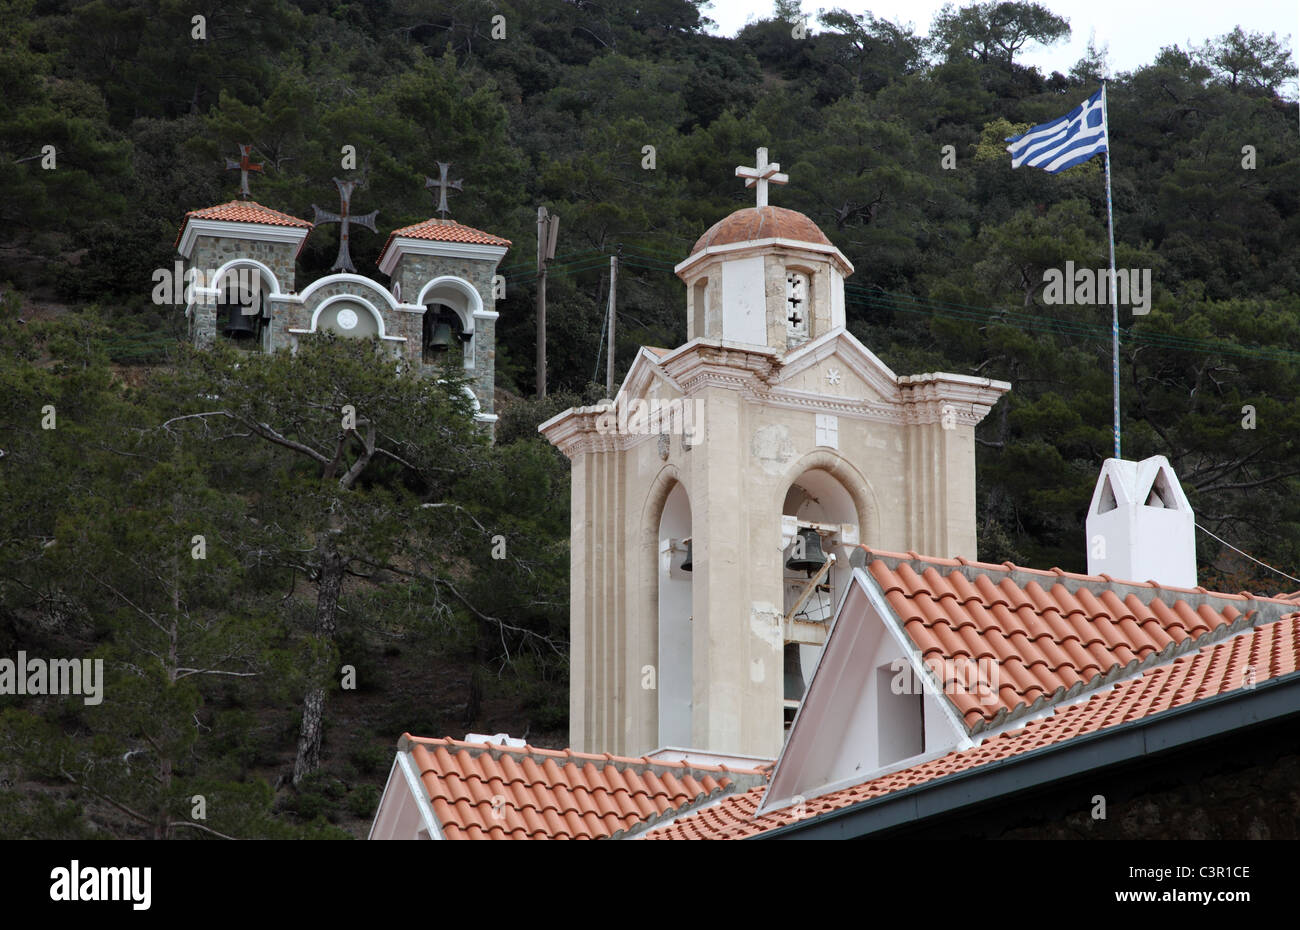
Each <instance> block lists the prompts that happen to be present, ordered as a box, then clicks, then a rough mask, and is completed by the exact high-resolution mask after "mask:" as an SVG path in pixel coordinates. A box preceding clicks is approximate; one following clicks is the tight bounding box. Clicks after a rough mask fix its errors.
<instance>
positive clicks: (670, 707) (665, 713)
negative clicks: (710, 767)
mask: <svg viewBox="0 0 1300 930" xmlns="http://www.w3.org/2000/svg"><path fill="white" fill-rule="evenodd" d="M658 535H659V566H658V568H659V572H658V574H659V669H658V679H659V680H658V687H659V745H661V746H682V747H687V746H690V745H691V739H692V737H691V716H692V714H691V710H692V707H693V706H694V694H693V689H694V677H695V676H694V662H693V659H692V639H693V634H694V629H693V628H694V624H693V623H692V619H691V618H692V610H693V605H692V584H691V579H692V577H693V567H694V566H693V565H692V564H691V562H690V561H688V560H689V559H690V558H691V554H692V548H693V547H692V546H691V545H690V539H691V502H690V498H689V497H688V496H687V494H686V489H685V488H684V487H682V485H681V484H680V483H679V484H676V485H674V486H673V489H672V490H671V491H670V492H669V493H668V497H667V499H666V500H665V501H664V509H663V512H662V513H661V514H660V516H659V534H658Z"/></svg>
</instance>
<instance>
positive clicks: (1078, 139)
mask: <svg viewBox="0 0 1300 930" xmlns="http://www.w3.org/2000/svg"><path fill="white" fill-rule="evenodd" d="M1105 94H1106V89H1105V87H1102V89H1101V90H1099V91H1097V92H1096V93H1095V94H1093V95H1092V96H1091V97H1089V98H1088V99H1087V100H1085V101H1084V102H1083V103H1081V104H1079V105H1078V106H1077V107H1075V108H1074V109H1073V110H1071V111H1070V112H1069V113H1067V114H1065V115H1064V116H1062V117H1061V118H1060V119H1054V120H1052V121H1051V122H1050V123H1043V124H1041V125H1039V126H1035V127H1033V128H1032V129H1029V130H1027V131H1025V132H1023V133H1021V134H1020V135H1018V136H1011V137H1009V138H1008V139H1007V140H1006V141H1008V142H1010V143H1011V144H1010V145H1008V146H1007V151H1008V152H1010V153H1011V167H1012V168H1019V167H1020V166H1021V165H1030V166H1031V167H1034V168H1042V169H1043V170H1044V171H1047V172H1050V173H1052V174H1056V173H1057V172H1059V171H1064V170H1065V169H1066V168H1073V167H1074V166H1075V165H1078V164H1082V163H1083V162H1085V161H1087V160H1088V159H1089V158H1092V156H1094V155H1096V154H1097V153H1098V152H1105V151H1108V146H1107V144H1106V143H1107V141H1108V136H1107V132H1106V97H1105Z"/></svg>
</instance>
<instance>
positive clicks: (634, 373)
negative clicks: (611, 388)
mask: <svg viewBox="0 0 1300 930" xmlns="http://www.w3.org/2000/svg"><path fill="white" fill-rule="evenodd" d="M660 357H661V356H659V355H658V354H657V353H656V352H655V351H654V350H652V349H650V348H649V347H647V346H641V348H640V349H639V350H638V351H637V353H636V358H634V359H633V360H632V365H631V367H629V368H628V370H627V374H626V375H625V376H624V377H623V383H622V384H621V385H620V386H619V389H618V393H616V394H615V395H614V403H615V409H617V408H618V405H619V404H624V403H626V402H627V401H629V400H633V399H636V400H643V399H644V398H646V397H647V396H648V395H650V394H651V393H652V392H653V389H654V386H655V384H656V382H658V383H659V384H661V385H662V386H663V387H665V388H667V389H668V390H669V391H670V392H671V396H678V397H680V396H681V395H682V394H684V393H685V392H684V391H683V390H682V387H681V385H680V384H678V383H677V382H676V381H674V380H673V379H672V377H671V376H669V374H668V373H667V372H666V371H664V369H663V366H662V365H660V363H659V360H660ZM661 396H662V395H661Z"/></svg>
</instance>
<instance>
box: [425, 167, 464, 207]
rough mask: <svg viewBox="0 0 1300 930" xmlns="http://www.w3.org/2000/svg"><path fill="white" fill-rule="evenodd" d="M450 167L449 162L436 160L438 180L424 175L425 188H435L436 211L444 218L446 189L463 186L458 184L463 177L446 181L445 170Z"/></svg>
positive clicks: (460, 188)
mask: <svg viewBox="0 0 1300 930" xmlns="http://www.w3.org/2000/svg"><path fill="white" fill-rule="evenodd" d="M450 168H451V162H449V161H440V162H438V180H436V181H435V180H434V179H433V178H431V177H429V176H428V175H425V176H424V187H425V190H435V189H436V190H437V191H438V212H439V213H440V214H441V215H442V218H443V219H444V220H445V219H446V218H447V191H449V190H453V191H458V190H463V188H462V187H461V186H460V185H461V182H463V181H464V180H465V179H464V178H461V179H460V180H457V181H448V180H447V172H448V170H450Z"/></svg>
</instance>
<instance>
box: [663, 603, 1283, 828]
mask: <svg viewBox="0 0 1300 930" xmlns="http://www.w3.org/2000/svg"><path fill="white" fill-rule="evenodd" d="M1248 669H1250V670H1252V671H1253V676H1251V675H1248V673H1247V670H1248ZM1297 670H1300V614H1296V615H1292V616H1289V617H1284V618H1282V619H1280V620H1276V621H1273V622H1271V623H1266V624H1263V625H1261V626H1258V627H1255V628H1254V629H1252V630H1250V631H1249V632H1245V633H1242V634H1240V635H1238V636H1234V637H1232V638H1230V639H1228V640H1225V641H1223V642H1220V643H1216V644H1214V645H1212V646H1207V647H1205V648H1202V649H1200V650H1197V651H1196V652H1193V653H1191V654H1188V655H1184V656H1181V657H1179V658H1178V659H1176V660H1174V661H1173V662H1169V663H1166V664H1163V665H1159V666H1157V667H1154V668H1149V669H1147V670H1145V671H1144V672H1142V673H1141V675H1139V676H1138V677H1135V678H1130V679H1126V680H1124V681H1120V682H1118V683H1116V685H1115V687H1114V688H1111V689H1108V690H1106V691H1103V692H1099V693H1097V694H1094V695H1093V696H1092V697H1090V698H1088V699H1087V700H1086V701H1083V702H1081V703H1078V704H1072V705H1069V706H1066V707H1062V708H1060V709H1058V710H1057V711H1056V712H1055V713H1053V714H1052V715H1051V716H1049V717H1045V718H1043V719H1040V720H1034V721H1031V722H1030V723H1028V724H1026V725H1025V726H1024V727H1023V728H1021V729H1012V730H1009V731H1007V732H1003V733H999V734H997V735H995V736H992V737H990V738H989V739H987V740H986V741H985V742H983V743H981V744H980V745H978V746H976V747H974V748H971V749H967V750H965V751H960V752H951V753H948V754H947V755H945V756H942V757H940V758H938V759H932V760H930V761H928V762H922V763H920V764H919V765H914V766H912V767H910V768H906V769H901V770H899V771H897V772H891V773H889V774H887V775H882V776H880V777H879V778H874V779H872V780H870V781H867V782H864V783H862V784H860V785H855V786H853V787H852V788H845V789H841V790H839V791H834V792H831V793H829V794H825V795H822V796H821V797H817V798H813V799H811V800H809V801H806V802H804V803H803V805H802V809H800V808H798V807H794V806H792V807H786V808H782V809H780V810H776V811H772V812H770V813H767V814H763V815H762V816H758V817H755V815H754V812H755V811H756V810H757V809H758V805H759V803H760V802H761V800H762V797H763V791H764V790H765V789H764V788H763V787H761V786H760V787H756V788H751V789H750V790H748V791H745V792H743V793H741V794H737V795H734V796H731V797H727V798H723V799H722V800H721V801H719V802H717V803H715V804H711V805H709V806H707V807H704V808H702V809H700V810H698V811H695V812H692V813H690V814H687V815H685V816H683V817H682V818H681V819H678V820H676V821H675V822H673V823H670V824H667V825H666V826H663V827H658V828H654V829H651V830H650V831H649V832H647V833H646V835H645V838H646V839H656V840H667V839H743V838H745V837H748V836H753V835H755V834H758V833H762V832H765V831H767V830H771V829H775V828H777V827H781V826H786V825H788V824H791V823H796V822H798V821H799V820H806V819H809V818H811V817H816V816H818V815H819V814H824V813H827V812H829V811H834V810H840V809H842V808H845V807H849V806H851V805H853V804H857V803H859V802H862V801H867V800H870V799H872V798H878V797H882V796H884V795H887V794H892V793H893V792H896V791H902V790H904V789H907V788H913V787H915V786H917V785H921V784H924V783H926V782H931V781H935V780H937V779H940V778H943V777H945V776H948V775H954V774H956V773H958V772H968V771H971V770H973V769H976V768H978V767H980V766H982V765H987V764H989V763H992V762H997V761H1000V760H1003V759H1008V758H1011V757H1013V756H1018V755H1020V754H1022V753H1026V752H1029V751H1031V750H1034V749H1041V748H1043V747H1046V746H1053V745H1057V744H1060V743H1064V742H1066V741H1068V740H1071V739H1074V738H1076V737H1079V736H1083V735H1085V734H1088V733H1096V732H1098V731H1101V730H1105V729H1107V728H1109V727H1114V726H1118V725H1119V724H1122V723H1128V722H1131V721H1134V720H1139V719H1142V718H1146V717H1150V716H1152V715H1154V714H1158V713H1161V712H1163V711H1168V710H1171V709H1173V708H1176V707H1182V706H1185V705H1187V704H1191V703H1194V702H1196V701H1202V700H1205V699H1207V698H1211V697H1215V696H1217V695H1220V694H1225V693H1227V692H1230V691H1236V690H1239V689H1242V688H1245V687H1250V686H1252V685H1253V684H1257V683H1259V682H1264V681H1268V680H1270V679H1273V678H1280V677H1282V676H1283V675H1288V674H1291V673H1294V672H1296V671H1297Z"/></svg>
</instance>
